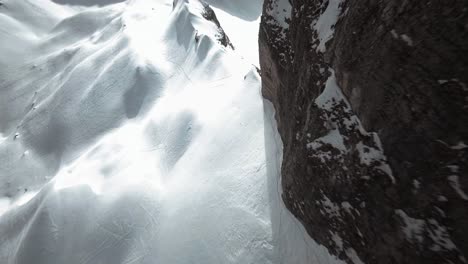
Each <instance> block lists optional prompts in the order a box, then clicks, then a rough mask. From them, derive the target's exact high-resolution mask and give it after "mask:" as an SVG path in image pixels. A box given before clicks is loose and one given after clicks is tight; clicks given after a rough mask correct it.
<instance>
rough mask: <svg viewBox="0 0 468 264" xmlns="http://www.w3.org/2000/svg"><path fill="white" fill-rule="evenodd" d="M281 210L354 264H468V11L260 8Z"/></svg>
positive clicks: (460, 3)
mask: <svg viewBox="0 0 468 264" xmlns="http://www.w3.org/2000/svg"><path fill="white" fill-rule="evenodd" d="M259 45H260V63H261V68H262V82H263V95H264V97H265V98H267V99H269V100H271V101H272V102H273V104H274V106H275V109H276V119H277V121H278V129H279V132H280V135H281V137H282V141H283V144H284V153H283V164H282V186H283V200H284V202H285V204H286V206H287V207H288V209H289V210H290V211H291V212H292V213H293V214H294V215H295V216H296V217H297V218H298V219H299V220H300V221H301V222H302V223H303V225H304V226H305V227H306V229H307V231H308V232H309V234H310V235H311V237H312V238H314V239H315V240H316V241H317V242H319V243H321V244H323V245H325V246H326V247H327V248H328V249H329V250H330V251H331V252H332V253H334V254H336V255H337V256H338V257H339V258H341V259H343V260H345V261H347V262H348V263H362V262H364V263H467V258H468V256H467V255H468V241H467V238H468V229H467V228H466V227H468V2H467V1H465V0H448V1H432V0H429V1H406V0H395V1H375V0H363V1H347V0H328V1H327V0H313V1H306V0H289V1H288V0H265V3H264V7H263V16H262V22H261V26H260V36H259Z"/></svg>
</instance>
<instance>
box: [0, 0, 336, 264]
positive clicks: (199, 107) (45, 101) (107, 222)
mask: <svg viewBox="0 0 468 264" xmlns="http://www.w3.org/2000/svg"><path fill="white" fill-rule="evenodd" d="M2 3H3V5H2V6H0V24H1V25H2V29H1V30H0V39H1V41H2V43H1V44H2V46H1V49H0V214H1V215H0V263H18V264H31V263H34V264H51V263H79V264H84V263H127V264H130V263H168V264H169V263H170V264H178V263H213V264H220V263H298V264H299V263H333V262H337V261H336V260H335V259H334V258H333V257H331V256H329V255H328V254H327V252H326V250H325V249H324V248H323V247H321V246H318V245H316V244H315V242H314V241H312V240H311V239H310V238H309V237H308V235H307V234H306V233H305V231H304V229H303V227H302V226H301V225H300V224H299V223H298V222H297V221H296V220H295V219H294V218H293V217H292V216H291V215H290V213H289V212H288V211H287V210H286V209H285V208H284V206H283V204H282V202H281V200H280V192H281V191H280V187H279V186H280V185H279V183H278V180H279V176H278V175H279V166H280V161H281V156H280V155H281V152H282V151H281V147H282V146H281V141H280V139H279V136H278V134H277V132H276V124H275V122H274V119H273V115H274V113H273V108H272V106H271V104H270V103H269V102H266V101H265V102H263V100H262V98H261V95H260V79H259V76H258V74H257V72H256V70H255V69H254V68H253V67H252V65H251V63H250V62H249V61H248V60H243V59H241V57H240V56H239V55H238V54H237V53H235V52H233V51H232V50H228V49H225V48H224V47H222V46H221V45H220V44H218V43H217V41H216V40H215V34H216V33H217V28H216V26H215V25H214V24H213V23H211V22H209V21H207V20H205V19H203V18H202V16H201V12H202V6H201V5H200V3H199V2H197V1H188V0H179V1H175V3H174V4H173V3H172V1H164V0H159V1H144V0H134V1H128V2H125V3H120V4H116V5H107V6H103V7H87V8H79V9H76V8H71V7H67V6H60V5H56V4H54V3H52V2H49V1H48V0H24V1H17V0H6V1H2ZM78 10H79V11H78ZM196 35H198V36H200V37H199V38H198V40H196V39H197V38H195V36H196ZM234 45H236V43H234Z"/></svg>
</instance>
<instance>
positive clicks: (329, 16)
mask: <svg viewBox="0 0 468 264" xmlns="http://www.w3.org/2000/svg"><path fill="white" fill-rule="evenodd" d="M342 2H343V0H329V1H328V5H327V8H326V9H325V11H324V12H323V13H322V14H321V15H320V17H319V18H318V19H317V20H316V21H314V22H312V25H311V27H312V28H313V29H314V30H315V31H317V35H318V40H319V45H318V47H317V50H318V51H320V52H325V49H326V48H325V44H326V43H327V42H328V41H329V40H330V39H332V38H333V34H334V33H335V28H334V26H335V24H336V22H337V21H338V17H339V15H340V14H341V7H340V4H341V3H342Z"/></svg>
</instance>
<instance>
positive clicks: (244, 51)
mask: <svg viewBox="0 0 468 264" xmlns="http://www.w3.org/2000/svg"><path fill="white" fill-rule="evenodd" d="M213 10H214V11H215V13H216V17H217V18H218V20H219V22H220V24H221V26H222V27H223V29H224V32H226V34H227V35H228V36H229V39H230V40H231V42H232V44H233V46H234V48H235V50H236V51H237V52H238V53H239V54H241V55H242V56H243V57H244V58H245V59H246V60H247V61H248V62H250V63H252V64H254V65H255V66H257V67H260V62H259V54H258V30H259V27H260V17H258V18H257V19H256V20H253V21H247V20H243V19H240V18H239V17H236V16H233V15H231V14H229V13H228V12H226V11H224V10H222V9H218V8H214V7H213Z"/></svg>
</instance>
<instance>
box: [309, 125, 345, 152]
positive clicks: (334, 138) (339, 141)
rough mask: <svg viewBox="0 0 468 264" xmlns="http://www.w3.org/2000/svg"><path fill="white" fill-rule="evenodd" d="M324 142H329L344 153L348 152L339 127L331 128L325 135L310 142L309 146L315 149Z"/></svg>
mask: <svg viewBox="0 0 468 264" xmlns="http://www.w3.org/2000/svg"><path fill="white" fill-rule="evenodd" d="M324 144H329V145H331V146H333V147H334V148H336V149H338V150H340V151H341V152H343V153H344V152H346V147H345V145H344V141H343V136H342V135H341V134H340V131H339V130H338V129H332V130H330V131H329V132H328V134H326V135H325V136H323V137H320V138H317V139H316V140H314V141H313V142H311V143H308V144H307V147H308V148H311V149H314V150H315V149H318V148H319V147H321V146H322V145H324Z"/></svg>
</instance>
